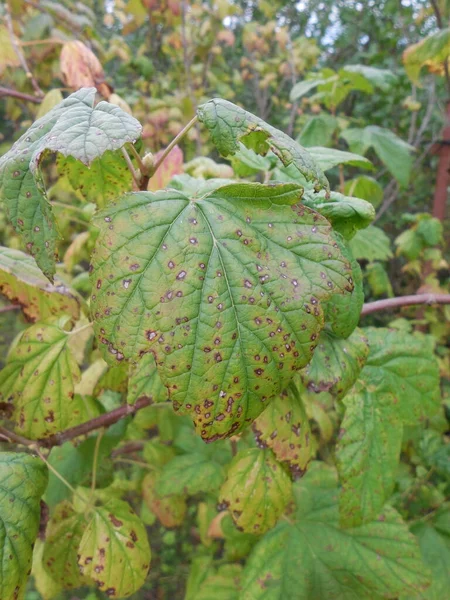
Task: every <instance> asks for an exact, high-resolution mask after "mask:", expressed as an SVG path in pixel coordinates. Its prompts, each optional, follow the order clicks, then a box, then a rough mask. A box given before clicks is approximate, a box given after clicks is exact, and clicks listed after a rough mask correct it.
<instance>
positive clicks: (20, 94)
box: [0, 86, 42, 104]
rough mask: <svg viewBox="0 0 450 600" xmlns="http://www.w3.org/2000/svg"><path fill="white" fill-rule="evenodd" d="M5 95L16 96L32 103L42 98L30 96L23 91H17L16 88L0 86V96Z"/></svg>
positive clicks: (38, 101)
mask: <svg viewBox="0 0 450 600" xmlns="http://www.w3.org/2000/svg"><path fill="white" fill-rule="evenodd" d="M6 96H11V98H18V99H19V100H25V101H26V102H33V103H34V104H40V103H41V102H42V98H37V97H36V96H31V95H30V94H24V93H23V92H18V91H17V90H12V89H10V88H6V87H3V86H0V98H3V97H6Z"/></svg>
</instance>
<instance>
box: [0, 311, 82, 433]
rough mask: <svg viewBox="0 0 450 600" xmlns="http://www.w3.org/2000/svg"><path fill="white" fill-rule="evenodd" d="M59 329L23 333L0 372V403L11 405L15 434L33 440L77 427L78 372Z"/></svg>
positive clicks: (54, 326) (52, 326)
mask: <svg viewBox="0 0 450 600" xmlns="http://www.w3.org/2000/svg"><path fill="white" fill-rule="evenodd" d="M61 325H62V323H61V321H55V322H52V323H50V322H49V323H39V324H36V325H33V326H32V327H29V328H28V329H26V330H25V331H24V333H23V334H22V336H21V337H20V339H19V341H18V343H17V344H16V345H15V346H14V347H13V348H12V350H11V352H10V353H9V356H8V361H7V363H6V366H5V367H4V368H3V369H2V371H0V400H1V401H3V402H7V403H12V406H13V418H14V420H15V422H16V431H17V432H20V433H21V434H23V435H25V436H27V437H29V438H31V439H34V440H35V439H38V438H40V437H46V436H49V435H51V434H52V433H56V432H57V431H61V430H62V429H65V428H66V427H68V426H69V425H71V424H73V425H75V424H76V422H74V417H75V420H76V414H75V407H76V400H75V399H74V385H75V383H76V382H77V381H78V380H79V377H80V370H79V367H78V365H77V362H76V360H75V358H74V357H73V356H72V354H71V352H70V349H69V348H68V340H69V335H68V333H67V332H66V331H64V329H62V326H61Z"/></svg>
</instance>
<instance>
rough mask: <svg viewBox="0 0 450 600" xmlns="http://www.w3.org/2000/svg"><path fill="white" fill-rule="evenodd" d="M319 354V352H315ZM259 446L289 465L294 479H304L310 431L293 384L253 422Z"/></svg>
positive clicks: (308, 453) (310, 448)
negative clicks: (301, 477)
mask: <svg viewBox="0 0 450 600" xmlns="http://www.w3.org/2000/svg"><path fill="white" fill-rule="evenodd" d="M316 352H317V350H316ZM253 431H254V433H255V436H256V441H257V444H258V446H259V447H261V448H267V447H269V448H270V449H271V450H272V451H273V453H274V454H275V456H276V457H277V460H278V461H279V462H282V463H286V464H287V465H288V467H289V468H290V471H291V473H292V476H293V477H294V478H297V477H299V476H301V475H302V474H303V473H304V472H305V471H306V467H307V465H308V463H309V461H310V460H311V455H312V447H311V428H310V426H309V420H308V417H307V415H306V411H305V407H304V405H303V402H302V399H301V398H300V395H299V393H298V391H297V390H296V389H295V388H294V389H293V386H292V385H291V386H290V387H289V388H288V390H287V391H285V392H282V394H281V395H280V396H277V397H276V398H274V399H273V400H272V401H271V402H270V404H269V406H268V407H267V408H266V409H265V410H264V411H263V412H262V413H261V414H260V415H259V417H258V418H257V419H256V420H255V421H254V423H253Z"/></svg>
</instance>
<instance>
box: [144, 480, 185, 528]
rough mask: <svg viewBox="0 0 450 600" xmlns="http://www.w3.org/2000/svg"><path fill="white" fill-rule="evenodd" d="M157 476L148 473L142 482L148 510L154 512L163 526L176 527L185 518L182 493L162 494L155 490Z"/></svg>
mask: <svg viewBox="0 0 450 600" xmlns="http://www.w3.org/2000/svg"><path fill="white" fill-rule="evenodd" d="M157 481H158V476H157V475H156V474H155V473H148V474H147V475H146V476H145V477H144V480H143V482H142V494H143V497H144V500H145V503H146V505H147V507H148V508H149V510H151V511H152V513H154V514H155V515H156V516H157V517H158V519H159V521H160V522H161V524H162V525H163V526H164V527H167V528H169V529H170V528H171V527H178V526H179V525H181V524H182V523H183V521H184V519H185V516H186V511H187V505H186V499H185V496H183V495H170V496H164V495H161V494H159V493H158V492H157V490H156V483H157Z"/></svg>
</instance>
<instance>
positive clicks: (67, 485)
mask: <svg viewBox="0 0 450 600" xmlns="http://www.w3.org/2000/svg"><path fill="white" fill-rule="evenodd" d="M30 449H31V450H33V451H34V452H36V454H37V455H38V456H39V458H40V459H41V460H42V461H44V463H45V464H46V465H47V469H48V470H49V471H51V472H52V473H53V475H54V476H55V477H57V478H58V479H59V480H60V481H61V483H63V484H64V485H65V486H66V488H67V489H68V490H70V491H71V492H72V494H73V495H74V496H76V497H77V498H78V499H79V500H81V501H82V502H86V501H85V499H84V498H83V496H81V495H80V494H79V493H78V492H77V491H76V489H75V488H74V487H73V486H72V485H70V483H69V482H68V481H67V479H65V477H63V476H62V475H61V473H60V472H59V471H57V470H56V469H55V467H54V466H53V465H51V464H50V463H49V462H48V460H47V459H46V458H45V456H44V455H43V454H42V452H41V451H40V450H39V448H38V446H30Z"/></svg>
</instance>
